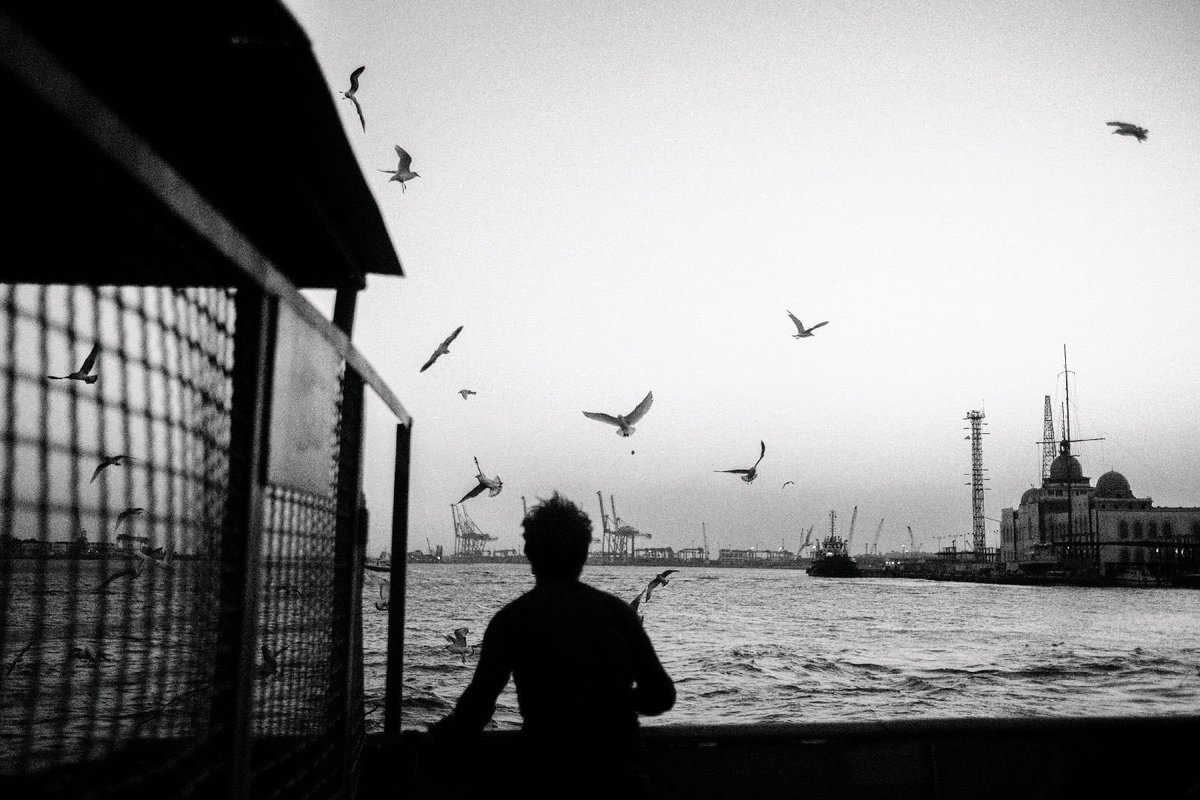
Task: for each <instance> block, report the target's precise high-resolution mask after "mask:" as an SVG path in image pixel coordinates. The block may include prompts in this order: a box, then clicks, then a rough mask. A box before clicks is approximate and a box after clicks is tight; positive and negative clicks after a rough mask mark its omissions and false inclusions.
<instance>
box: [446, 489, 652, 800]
mask: <svg viewBox="0 0 1200 800" xmlns="http://www.w3.org/2000/svg"><path fill="white" fill-rule="evenodd" d="M522 524H523V526H524V528H525V555H526V556H527V557H528V558H529V564H530V567H531V568H532V571H533V575H534V578H535V580H536V584H535V586H534V588H533V589H531V590H530V591H528V592H526V593H525V594H523V595H521V596H520V597H518V598H517V599H516V600H513V601H512V602H510V603H509V604H508V605H506V606H504V608H502V609H500V611H499V612H497V613H496V615H495V616H494V617H493V618H492V621H491V622H490V623H489V624H488V627H487V631H486V632H485V633H484V635H483V649H482V650H481V652H480V655H479V664H478V666H477V667H476V669H475V675H474V677H473V678H472V680H471V684H470V686H468V687H467V688H466V690H465V691H464V692H463V694H462V697H460V698H459V700H458V704H457V705H456V706H455V708H454V711H453V712H452V713H451V714H450V715H448V716H447V717H445V718H444V719H442V720H440V721H438V722H437V723H435V724H434V725H432V726H431V727H430V733H431V734H432V735H433V739H434V741H435V742H439V743H442V744H447V745H451V744H455V743H461V742H462V740H463V738H464V737H466V736H470V735H473V734H477V733H478V732H479V731H481V730H482V729H483V727H484V725H486V724H487V722H488V720H490V719H491V717H492V712H493V711H494V710H495V705H496V698H497V697H498V696H499V694H500V692H501V691H502V690H503V689H504V686H505V684H507V683H508V678H509V675H511V676H512V678H513V681H514V682H515V683H516V687H517V700H518V702H519V704H520V708H521V717H522V719H523V725H522V729H521V737H522V744H523V748H524V749H523V753H522V755H523V759H522V761H521V762H520V768H521V772H522V780H521V783H522V784H524V785H523V786H522V787H521V788H523V789H524V790H525V791H524V792H522V794H523V796H526V797H528V796H529V794H528V793H529V792H532V795H533V796H535V797H616V798H620V800H627V799H629V800H632V798H638V797H648V796H649V775H648V764H647V758H646V752H645V748H644V746H643V744H642V737H641V730H640V727H639V725H638V714H661V713H663V712H664V711H666V710H668V709H669V708H671V706H673V705H674V704H675V684H674V683H673V682H672V681H671V678H670V677H669V676H668V675H667V673H666V670H664V669H663V666H662V664H661V663H660V662H659V660H658V656H657V655H656V654H655V652H654V646H653V645H651V643H650V639H649V637H647V636H646V632H645V631H644V630H643V628H642V626H641V625H640V624H639V623H638V618H637V614H636V612H634V610H633V609H632V608H630V607H629V604H628V603H627V602H625V601H624V600H621V599H620V598H617V597H614V596H613V595H611V594H608V593H607V592H602V591H600V590H599V589H595V588H593V587H591V586H588V585H587V584H585V583H582V582H581V581H580V580H579V575H580V573H581V572H582V571H583V564H584V562H585V561H586V560H587V551H588V546H589V544H590V543H591V541H592V522H591V520H590V519H588V516H587V514H585V513H583V511H581V510H580V509H579V508H578V507H577V506H576V505H575V504H574V503H572V502H570V501H569V500H566V499H565V498H563V497H561V496H559V495H558V493H557V492H556V493H555V494H554V496H553V497H552V498H550V499H549V500H545V501H543V502H541V503H539V504H538V505H537V506H535V507H534V508H533V509H532V510H531V511H530V512H529V514H528V515H527V516H526V517H525V521H524V522H523V523H522Z"/></svg>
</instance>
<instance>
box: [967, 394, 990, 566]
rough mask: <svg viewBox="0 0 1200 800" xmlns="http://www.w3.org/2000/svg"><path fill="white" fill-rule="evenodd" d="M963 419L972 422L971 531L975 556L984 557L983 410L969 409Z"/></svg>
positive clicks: (985, 545)
mask: <svg viewBox="0 0 1200 800" xmlns="http://www.w3.org/2000/svg"><path fill="white" fill-rule="evenodd" d="M963 419H966V420H969V421H970V423H971V435H970V436H969V437H966V438H969V439H970V440H971V533H972V538H973V539H974V545H975V557H976V558H983V553H984V549H985V548H986V547H987V537H986V532H985V528H984V517H983V481H984V477H983V412H982V411H968V412H967V416H965V417H963Z"/></svg>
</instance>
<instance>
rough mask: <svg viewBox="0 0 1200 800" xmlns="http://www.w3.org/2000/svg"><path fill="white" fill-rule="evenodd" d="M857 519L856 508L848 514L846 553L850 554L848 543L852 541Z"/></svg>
mask: <svg viewBox="0 0 1200 800" xmlns="http://www.w3.org/2000/svg"><path fill="white" fill-rule="evenodd" d="M857 519H858V506H855V507H854V511H853V513H851V514H850V535H849V536H847V537H846V552H847V553H848V552H850V543H851V542H853V541H854V522H855V520H857Z"/></svg>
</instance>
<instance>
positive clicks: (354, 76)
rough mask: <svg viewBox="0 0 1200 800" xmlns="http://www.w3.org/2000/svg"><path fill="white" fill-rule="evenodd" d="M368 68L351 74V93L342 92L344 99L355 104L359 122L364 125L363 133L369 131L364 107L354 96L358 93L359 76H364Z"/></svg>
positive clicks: (362, 68)
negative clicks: (364, 115)
mask: <svg viewBox="0 0 1200 800" xmlns="http://www.w3.org/2000/svg"><path fill="white" fill-rule="evenodd" d="M364 69H366V67H359V68H358V69H356V70H354V72H351V73H350V91H348V92H342V97H344V98H345V99H347V100H349V101H350V102H351V103H354V108H355V110H356V111H358V121H359V122H361V123H362V129H363V133H366V131H367V121H366V120H365V119H363V113H362V106H361V105H359V103H358V98H357V97H355V96H354V95H355V94H356V93H357V92H358V76H359V75H362V74H363V70H364Z"/></svg>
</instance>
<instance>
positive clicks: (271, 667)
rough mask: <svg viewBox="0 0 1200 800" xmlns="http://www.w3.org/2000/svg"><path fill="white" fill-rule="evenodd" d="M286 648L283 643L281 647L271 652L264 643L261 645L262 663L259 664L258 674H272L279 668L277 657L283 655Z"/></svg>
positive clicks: (264, 675)
mask: <svg viewBox="0 0 1200 800" xmlns="http://www.w3.org/2000/svg"><path fill="white" fill-rule="evenodd" d="M287 649H288V646H287V645H286V644H285V645H284V646H283V647H281V648H279V649H278V650H276V651H275V652H274V653H272V652H271V650H270V648H268V647H267V646H266V645H265V644H264V645H263V646H262V660H263V663H262V664H260V665H259V667H258V674H259V675H261V676H263V677H266V676H268V675H274V674H275V672H276V671H277V670H278V669H279V657H280V656H281V655H283V651H284V650H287Z"/></svg>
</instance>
